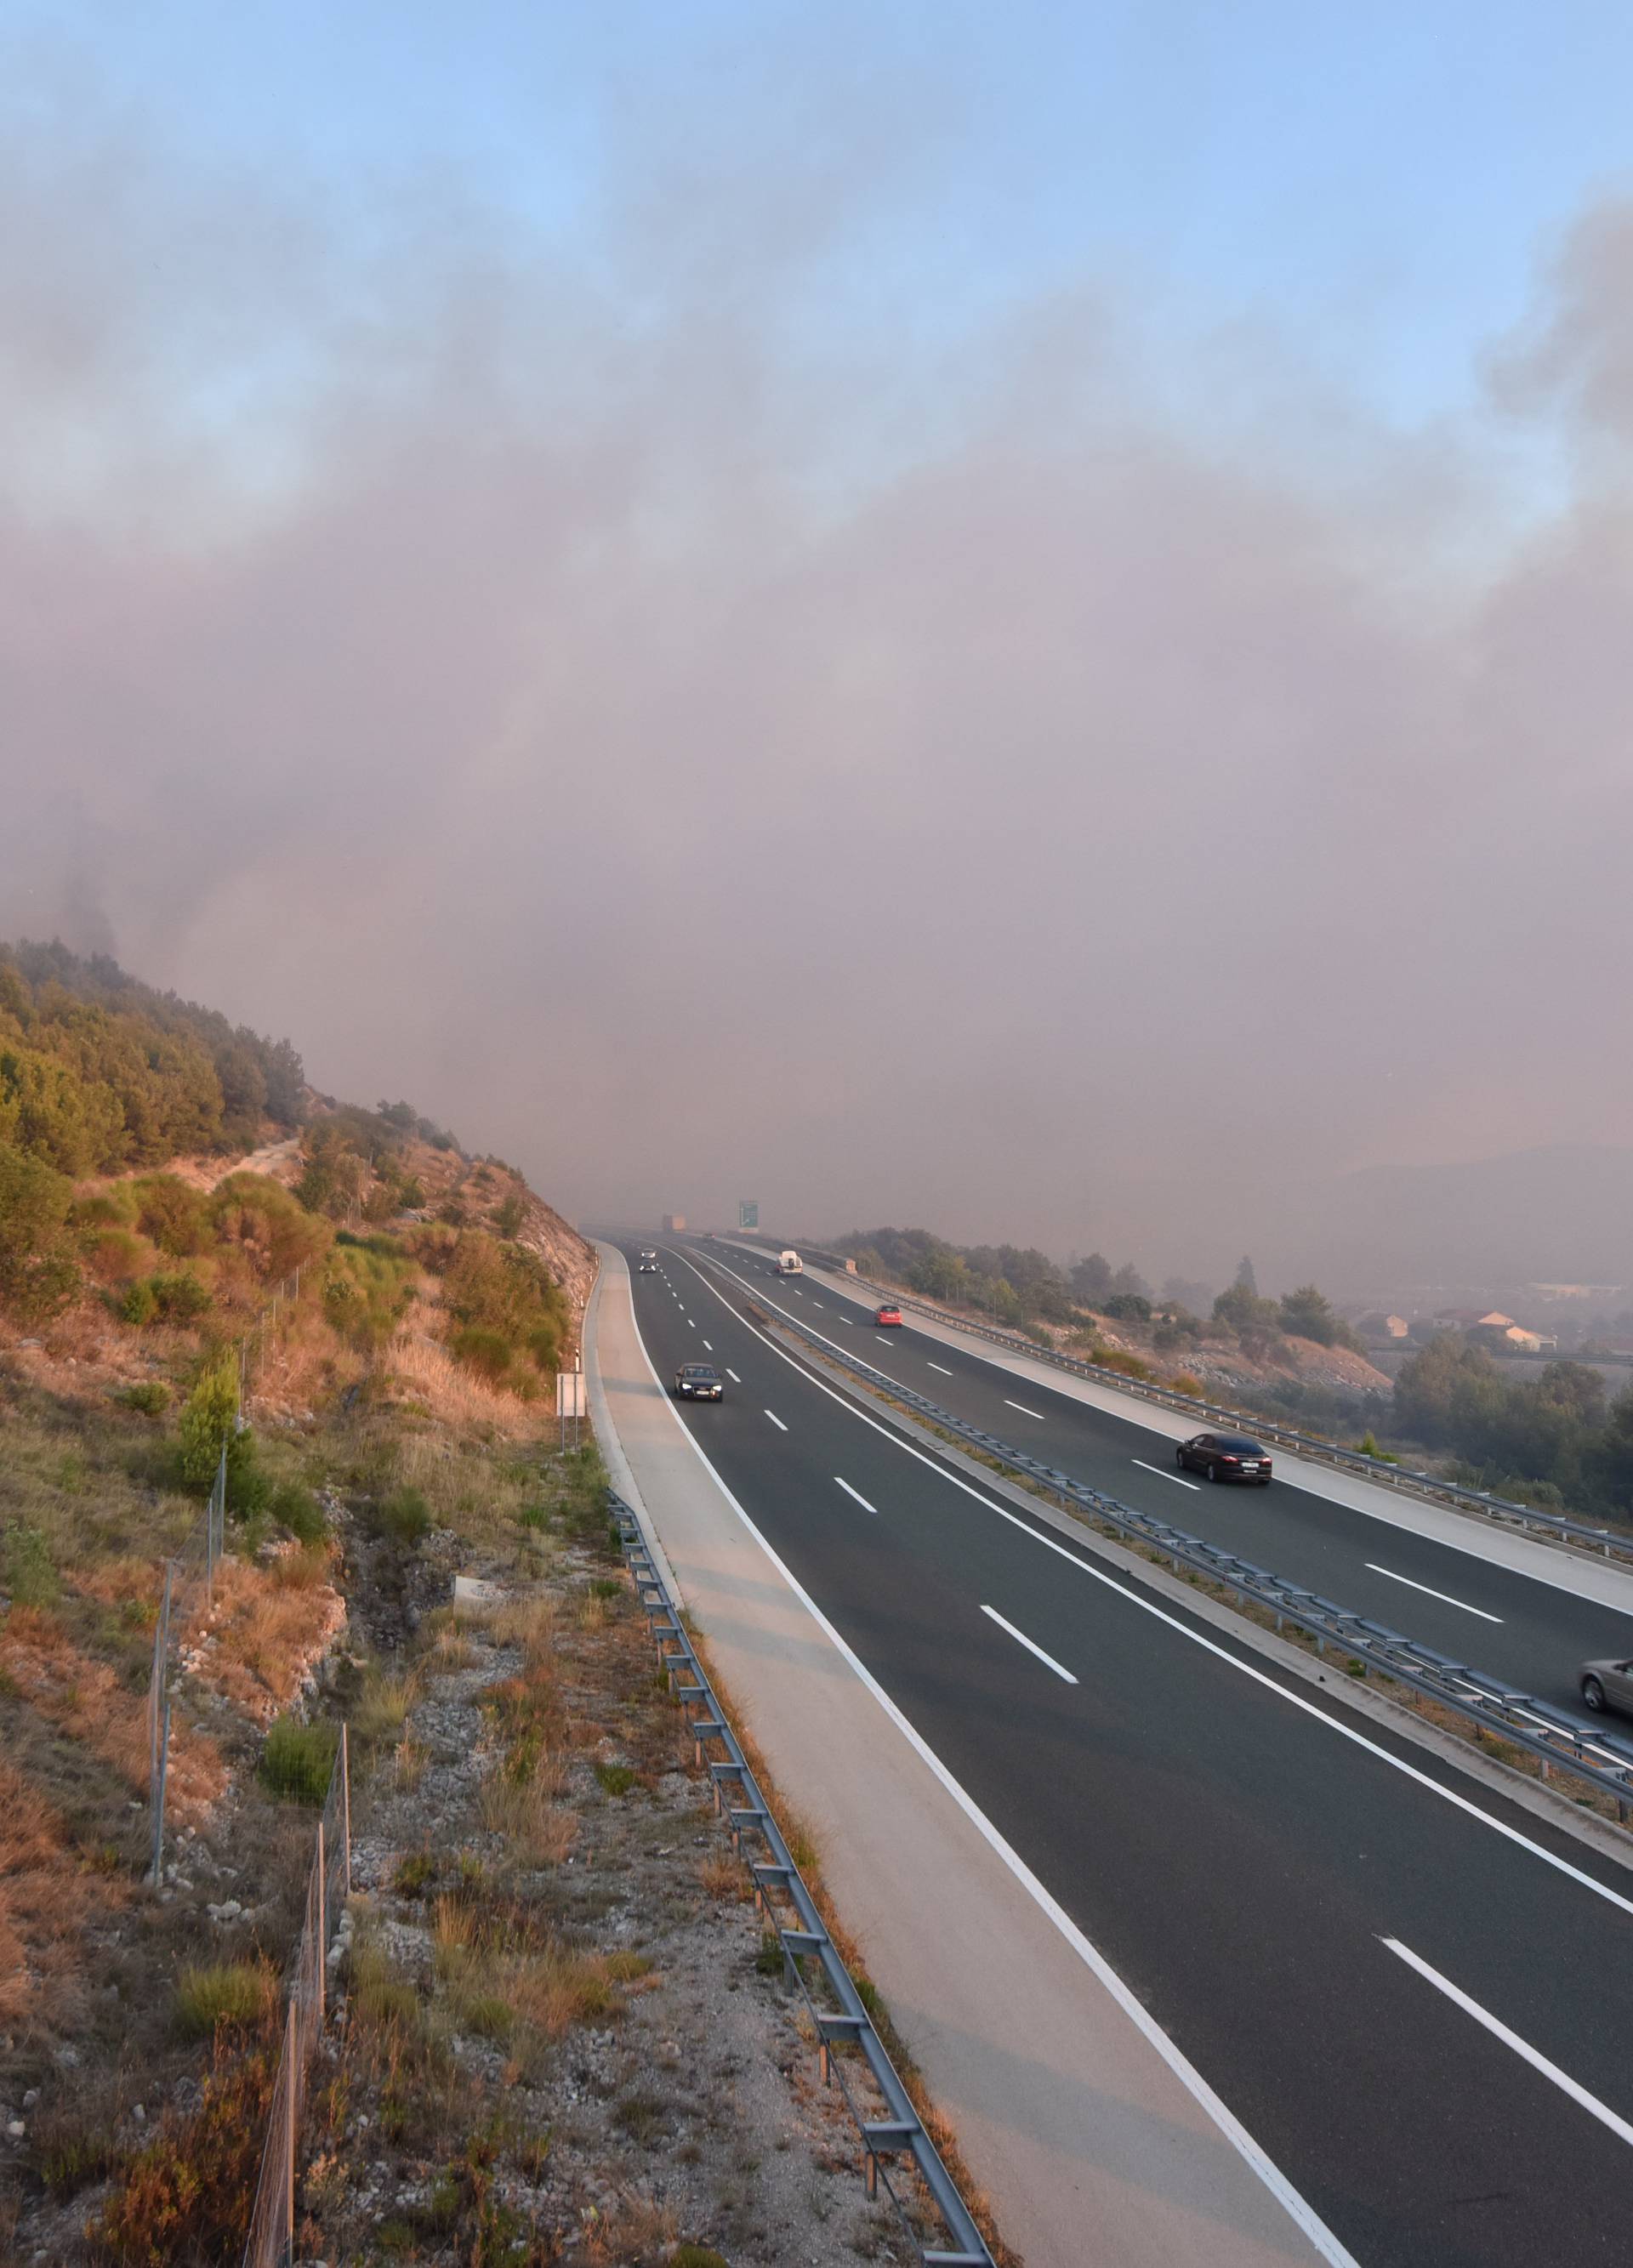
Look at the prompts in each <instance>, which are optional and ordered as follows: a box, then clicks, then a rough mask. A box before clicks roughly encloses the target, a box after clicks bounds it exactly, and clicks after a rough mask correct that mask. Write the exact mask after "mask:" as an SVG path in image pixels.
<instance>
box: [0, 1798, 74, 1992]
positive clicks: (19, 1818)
mask: <svg viewBox="0 0 1633 2268" xmlns="http://www.w3.org/2000/svg"><path fill="white" fill-rule="evenodd" d="M89 1905H90V1898H89V1893H88V1889H87V1886H86V1882H85V1876H84V1875H83V1874H82V1873H81V1872H80V1870H79V1868H78V1866H77V1865H76V1863H75V1861H74V1859H72V1857H71V1856H70V1853H69V1852H68V1850H67V1848H66V1846H65V1844H64V1840H63V1829H62V1823H61V1822H60V1821H59V1819H58V1818H57V1816H56V1814H55V1812H54V1811H53V1810H52V1808H51V1806H50V1805H49V1804H48V1802H47V1801H46V1800H45V1798H44V1797H43V1796H42V1795H41V1793H40V1791H39V1789H38V1788H36V1787H34V1786H33V1785H32V1784H31V1783H30V1782H29V1781H27V1780H26V1779H25V1778H23V1776H22V1774H21V1773H20V1772H18V1771H15V1770H14V1769H13V1768H12V1766H11V1765H10V1764H6V1763H5V1762H4V1760H0V2024H13V2023H18V2024H20V2023H21V2022H23V2021H24V2020H25V2019H26V2018H31V2017H32V2018H33V2019H35V2020H40V2019H42V2018H43V2019H46V2020H49V2019H50V2017H51V2016H52V2015H53V2014H57V2013H61V2012H60V2010H58V2009H55V2008H54V2007H53V2003H54V2002H55V2000H56V1999H57V1996H58V1995H59V1994H60V1993H61V1992H63V1990H64V1989H65V1988H68V1987H69V1986H70V1980H71V1979H73V1978H74V1977H77V1976H78V1972H79V1969H80V1933H81V1930H82V1928H83V1926H84V1923H85V1916H86V1914H87V1912H88V1911H89Z"/></svg>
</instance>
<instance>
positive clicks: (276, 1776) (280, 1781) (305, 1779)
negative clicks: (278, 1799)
mask: <svg viewBox="0 0 1633 2268" xmlns="http://www.w3.org/2000/svg"><path fill="white" fill-rule="evenodd" d="M339 1746H340V1734H339V1733H338V1731H337V1730H336V1727H334V1726H333V1725H329V1724H324V1723H322V1722H319V1723H317V1724H314V1725H303V1724H302V1723H301V1721H300V1719H299V1718H298V1717H276V1718H274V1719H273V1720H272V1723H271V1724H270V1726H269V1727H268V1728H267V1744H266V1747H265V1748H264V1749H262V1753H261V1777H262V1780H263V1781H264V1782H265V1783H266V1786H268V1787H269V1788H270V1790H271V1792H272V1793H273V1794H274V1795H277V1796H282V1797H283V1798H284V1800H285V1801H287V1802H291V1803H310V1804H318V1805H321V1803H322V1802H323V1800H324V1799H325V1797H326V1796H327V1795H328V1793H329V1774H330V1772H331V1771H333V1770H334V1765H335V1751H336V1749H337V1748H338V1747H339Z"/></svg>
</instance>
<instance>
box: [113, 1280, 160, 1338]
mask: <svg viewBox="0 0 1633 2268" xmlns="http://www.w3.org/2000/svg"><path fill="white" fill-rule="evenodd" d="M118 1312H119V1320H120V1322H122V1323H133V1324H134V1325H135V1326H136V1328H137V1329H138V1330H140V1329H141V1328H142V1326H143V1325H144V1323H151V1322H152V1320H153V1318H154V1316H155V1315H156V1314H158V1313H159V1302H158V1300H156V1299H155V1298H154V1297H153V1287H152V1285H151V1283H148V1282H145V1281H144V1282H143V1283H140V1284H133V1285H131V1286H130V1289H129V1291H128V1292H126V1293H125V1296H124V1298H123V1299H122V1300H121V1301H120V1302H119V1311H118Z"/></svg>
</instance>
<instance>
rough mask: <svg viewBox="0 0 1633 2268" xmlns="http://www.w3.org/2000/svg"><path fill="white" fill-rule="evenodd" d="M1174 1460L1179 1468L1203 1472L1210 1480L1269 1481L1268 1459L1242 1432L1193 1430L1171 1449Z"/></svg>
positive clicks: (1261, 1483)
mask: <svg viewBox="0 0 1633 2268" xmlns="http://www.w3.org/2000/svg"><path fill="white" fill-rule="evenodd" d="M1174 1462H1175V1463H1176V1464H1177V1465H1178V1466H1179V1469H1180V1471H1181V1472H1184V1471H1185V1470H1186V1468H1187V1466H1188V1467H1189V1469H1191V1471H1192V1472H1193V1473H1206V1474H1207V1476H1208V1479H1209V1480H1210V1481H1253V1482H1255V1483H1256V1484H1258V1486H1259V1487H1260V1488H1268V1487H1269V1485H1270V1460H1269V1458H1268V1456H1267V1454H1265V1452H1264V1450H1263V1449H1262V1448H1261V1447H1260V1445H1259V1443H1258V1442H1257V1441H1254V1440H1249V1438H1248V1436H1247V1435H1246V1434H1245V1433H1193V1434H1192V1436H1191V1438H1190V1440H1188V1441H1181V1442H1180V1443H1179V1447H1177V1448H1176V1449H1175V1451H1174Z"/></svg>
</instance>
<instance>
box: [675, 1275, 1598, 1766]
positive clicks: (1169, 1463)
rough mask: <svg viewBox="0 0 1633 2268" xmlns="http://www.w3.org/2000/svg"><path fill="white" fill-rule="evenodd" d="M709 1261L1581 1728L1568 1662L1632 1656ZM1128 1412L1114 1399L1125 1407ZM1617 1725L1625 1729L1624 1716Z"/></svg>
mask: <svg viewBox="0 0 1633 2268" xmlns="http://www.w3.org/2000/svg"><path fill="white" fill-rule="evenodd" d="M715 1257H716V1259H717V1260H718V1261H719V1262H720V1264H723V1265H725V1266H728V1267H729V1268H731V1269H732V1270H735V1272H737V1273H738V1274H739V1275H740V1276H741V1277H742V1278H743V1280H744V1282H745V1283H751V1284H752V1285H753V1287H754V1292H755V1296H756V1297H757V1299H759V1300H761V1302H762V1303H763V1304H764V1305H765V1307H768V1308H772V1310H773V1311H774V1310H776V1309H778V1308H780V1309H781V1310H782V1311H783V1312H784V1313H786V1314H789V1315H791V1316H792V1317H793V1318H794V1320H795V1321H796V1322H801V1323H803V1324H804V1325H805V1326H806V1327H807V1328H808V1329H817V1330H821V1331H824V1332H825V1333H826V1335H827V1336H829V1337H831V1338H832V1339H833V1340H834V1342H835V1343H836V1344H838V1345H839V1346H840V1347H842V1348H843V1349H844V1350H845V1351H846V1352H847V1353H849V1354H852V1355H853V1356H855V1357H857V1358H858V1359H861V1360H862V1361H865V1362H869V1363H872V1364H873V1365H875V1366H876V1368H878V1369H879V1370H881V1371H883V1373H885V1375H886V1376H887V1377H889V1378H892V1379H895V1380H896V1381H898V1383H899V1384H901V1385H904V1386H911V1387H912V1388H914V1390H915V1391H916V1392H918V1393H920V1394H927V1395H930V1396H931V1398H932V1399H933V1400H935V1401H936V1402H939V1403H941V1404H942V1407H943V1408H944V1409H946V1410H950V1411H951V1412H952V1413H953V1415H954V1416H955V1417H958V1418H965V1419H967V1420H968V1421H969V1422H970V1423H971V1424H972V1425H979V1426H980V1427H981V1428H982V1429H983V1430H984V1431H985V1432H989V1433H995V1434H997V1435H998V1436H999V1437H1000V1438H1001V1439H1002V1440H1008V1441H1011V1442H1013V1443H1015V1444H1016V1447H1020V1448H1023V1449H1024V1450H1026V1451H1027V1452H1028V1454H1031V1455H1032V1456H1035V1457H1041V1458H1044V1459H1045V1460H1046V1462H1048V1463H1050V1464H1051V1465H1053V1466H1054V1467H1055V1468H1056V1469H1058V1470H1059V1471H1061V1472H1065V1473H1069V1474H1070V1475H1071V1476H1073V1478H1074V1479H1076V1480H1083V1481H1086V1482H1087V1483H1088V1484H1089V1485H1090V1487H1092V1488H1097V1489H1099V1490H1102V1491H1104V1492H1105V1494H1106V1495H1107V1496H1114V1497H1116V1498H1117V1499H1118V1500H1119V1502H1120V1503H1123V1504H1127V1505H1133V1506H1135V1507H1137V1508H1138V1509H1139V1510H1141V1511H1144V1512H1149V1513H1156V1514H1157V1515H1158V1517H1159V1518H1161V1519H1164V1520H1168V1521H1172V1522H1173V1523H1174V1525H1175V1526H1176V1527H1178V1528H1189V1529H1190V1530H1191V1532H1192V1534H1193V1535H1200V1536H1203V1537H1205V1538H1206V1539H1207V1541H1208V1542H1209V1543H1216V1544H1220V1545H1223V1547H1224V1548H1225V1549H1226V1550H1230V1551H1233V1552H1235V1553H1236V1554H1237V1555H1238V1557H1241V1558H1244V1559H1248V1560H1251V1561H1252V1563H1253V1564H1254V1565H1256V1566H1260V1567H1267V1568H1270V1569H1272V1570H1273V1571H1274V1572H1275V1573H1276V1574H1278V1575H1282V1576H1285V1577H1286V1578H1288V1579H1289V1580H1290V1581H1292V1582H1295V1583H1297V1584H1299V1585H1301V1586H1302V1587H1304V1589H1306V1590H1312V1591H1316V1592H1318V1593H1319V1594H1320V1595H1321V1596H1322V1597H1324V1598H1328V1599H1332V1600H1334V1601H1336V1602H1338V1604H1340V1605H1341V1606H1344V1607H1348V1608H1349V1609H1353V1610H1354V1611H1355V1612H1356V1613H1357V1614H1363V1615H1365V1616H1369V1617H1370V1618H1371V1620H1373V1621H1375V1622H1380V1623H1386V1624H1389V1625H1390V1626H1391V1627H1392V1628H1393V1629H1395V1630H1398V1631H1404V1632H1405V1633H1406V1634H1407V1635H1408V1637H1410V1638H1416V1639H1418V1640H1419V1641H1421V1642H1422V1644H1423V1645H1425V1646H1433V1647H1434V1648H1435V1649H1436V1651H1437V1652H1438V1653H1447V1654H1451V1655H1452V1656H1453V1657H1454V1659H1456V1660H1457V1661H1464V1662H1467V1663H1468V1664H1469V1665H1470V1666H1471V1667H1473V1668H1476V1669H1483V1670H1486V1671H1489V1673H1490V1674H1491V1675H1494V1676H1497V1677H1503V1678H1506V1679H1509V1680H1511V1682H1512V1683H1513V1684H1514V1686H1515V1687H1516V1688H1517V1689H1518V1690H1519V1691H1521V1692H1526V1693H1531V1694H1533V1695H1535V1696H1536V1697H1538V1698H1539V1699H1541V1700H1545V1701H1550V1702H1552V1703H1553V1704H1554V1705H1555V1706H1556V1707H1558V1708H1562V1709H1565V1710H1569V1711H1570V1712H1572V1713H1573V1714H1574V1715H1575V1716H1577V1717H1578V1719H1580V1720H1581V1721H1582V1722H1583V1723H1585V1724H1591V1723H1592V1719H1590V1718H1589V1717H1588V1716H1587V1713H1586V1712H1585V1710H1584V1709H1583V1707H1582V1705H1581V1696H1580V1694H1579V1692H1578V1686H1577V1673H1578V1665H1579V1664H1580V1663H1581V1662H1582V1661H1585V1660H1589V1659H1592V1658H1593V1657H1596V1656H1603V1655H1612V1656H1615V1655H1620V1656H1622V1657H1624V1658H1625V1656H1626V1655H1627V1654H1628V1653H1633V1616H1628V1615H1625V1614H1622V1613H1620V1612H1618V1610H1617V1609H1615V1608H1614V1607H1610V1606H1607V1605H1604V1604H1601V1603H1600V1602H1598V1601H1597V1600H1594V1599H1591V1598H1583V1597H1581V1596H1579V1595H1578V1594H1576V1593H1575V1592H1573V1591H1570V1590H1568V1589H1563V1588H1560V1589H1555V1588H1553V1587H1550V1586H1548V1585H1547V1584H1544V1583H1540V1582H1536V1581H1534V1580H1532V1579H1531V1578H1529V1577H1527V1576H1526V1575H1523V1574H1519V1573H1518V1572H1515V1571H1514V1570H1513V1569H1512V1568H1510V1567H1505V1566H1503V1565H1500V1564H1498V1563H1497V1562H1496V1561H1495V1560H1489V1559H1482V1558H1479V1557H1474V1555H1473V1554H1471V1553H1469V1552H1466V1551H1459V1550H1456V1549H1454V1548H1453V1547H1452V1546H1450V1545H1448V1544H1445V1543H1439V1542H1437V1541H1436V1540H1435V1539H1434V1538H1433V1537H1431V1536H1424V1535H1415V1534H1413V1533H1412V1531H1411V1530H1410V1529H1409V1528H1401V1527H1397V1526H1393V1525H1389V1524H1385V1523H1384V1522H1381V1521H1378V1520H1374V1519H1371V1518H1369V1517H1368V1516H1367V1515H1366V1514H1365V1513H1360V1512H1356V1511H1355V1510H1354V1509H1353V1508H1351V1507H1350V1506H1348V1505H1345V1504H1341V1503H1339V1502H1337V1501H1335V1500H1334V1499H1333V1498H1331V1497H1327V1496H1324V1495H1322V1494H1320V1493H1319V1491H1317V1490H1315V1489H1312V1488H1305V1487H1299V1486H1297V1485H1296V1484H1293V1483H1291V1482H1289V1481H1287V1480H1283V1479H1282V1478H1279V1477H1278V1478H1276V1479H1275V1480H1274V1481H1273V1482H1272V1484H1271V1485H1270V1486H1269V1488H1267V1489H1259V1488H1246V1487H1243V1486H1241V1485H1240V1484H1230V1483H1224V1484H1219V1485H1217V1486H1211V1485H1210V1484H1208V1482H1207V1481H1206V1480H1205V1479H1204V1478H1202V1476H1201V1475H1200V1474H1196V1473H1180V1472H1179V1470H1178V1469H1177V1468H1176V1466H1175V1463H1174V1457H1173V1445H1172V1442H1171V1440H1170V1439H1169V1438H1168V1436H1167V1435H1166V1434H1165V1433H1164V1432H1160V1431H1158V1430H1156V1429H1155V1428H1153V1427H1152V1426H1151V1425H1149V1423H1147V1422H1144V1421H1142V1418H1141V1417H1139V1416H1138V1415H1130V1416H1128V1417H1126V1418H1125V1417H1119V1416H1116V1415H1114V1414H1112V1412H1111V1411H1109V1410H1102V1409H1098V1408H1097V1407H1096V1406H1095V1405H1094V1404H1093V1403H1089V1402H1084V1401H1082V1400H1080V1399H1078V1398H1077V1397H1076V1396H1075V1395H1074V1394H1073V1393H1072V1392H1071V1391H1070V1390H1069V1388H1065V1387H1064V1386H1063V1387H1062V1388H1051V1387H1049V1386H1047V1385H1046V1384H1044V1383H1043V1382H1042V1381H1039V1380H1038V1379H1036V1378H1029V1379H1028V1380H1027V1381H1026V1383H1025V1384H1024V1386H1023V1385H1022V1384H1020V1383H1019V1382H1018V1381H1017V1380H1016V1378H1015V1376H1014V1374H1013V1373H1011V1372H1009V1370H1006V1369H1005V1368H1003V1367H1002V1366H1001V1365H1000V1364H998V1363H995V1362H994V1361H992V1360H990V1359H987V1358H986V1356H985V1355H982V1354H980V1353H978V1352H975V1351H967V1350H966V1349H965V1348H963V1347H954V1346H950V1345H949V1344H947V1342H946V1340H945V1339H943V1338H942V1337H932V1336H931V1335H930V1334H928V1333H927V1332H924V1331H921V1330H920V1329H917V1328H916V1327H915V1325H914V1323H913V1313H912V1310H911V1309H905V1310H904V1323H903V1327H902V1328H901V1329H895V1328H894V1327H892V1328H891V1329H889V1330H887V1331H877V1330H875V1329H873V1328H872V1326H871V1318H872V1315H873V1312H874V1308H875V1307H876V1300H874V1299H873V1297H871V1296H868V1297H865V1298H864V1297H863V1296H862V1295H861V1293H860V1292H858V1293H854V1294H852V1293H847V1292H841V1291H840V1290H839V1286H838V1285H837V1284H834V1283H829V1284H824V1285H816V1284H814V1283H811V1282H806V1283H804V1284H802V1283H799V1282H797V1281H795V1280H794V1279H792V1278H784V1277H779V1276H778V1275H777V1273H776V1271H775V1270H774V1269H772V1268H771V1267H769V1266H768V1265H767V1264H766V1263H765V1261H764V1260H763V1259H761V1258H759V1257H758V1256H753V1257H751V1256H750V1255H749V1254H748V1253H747V1252H745V1251H743V1249H742V1248H727V1249H724V1250H720V1251H717V1253H716V1255H715ZM1139 1407H1140V1405H1139V1404H1137V1403H1131V1404H1130V1409H1131V1411H1137V1410H1138V1409H1139ZM1620 1729H1622V1730H1623V1731H1628V1732H1633V1724H1627V1725H1622V1727H1620Z"/></svg>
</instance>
